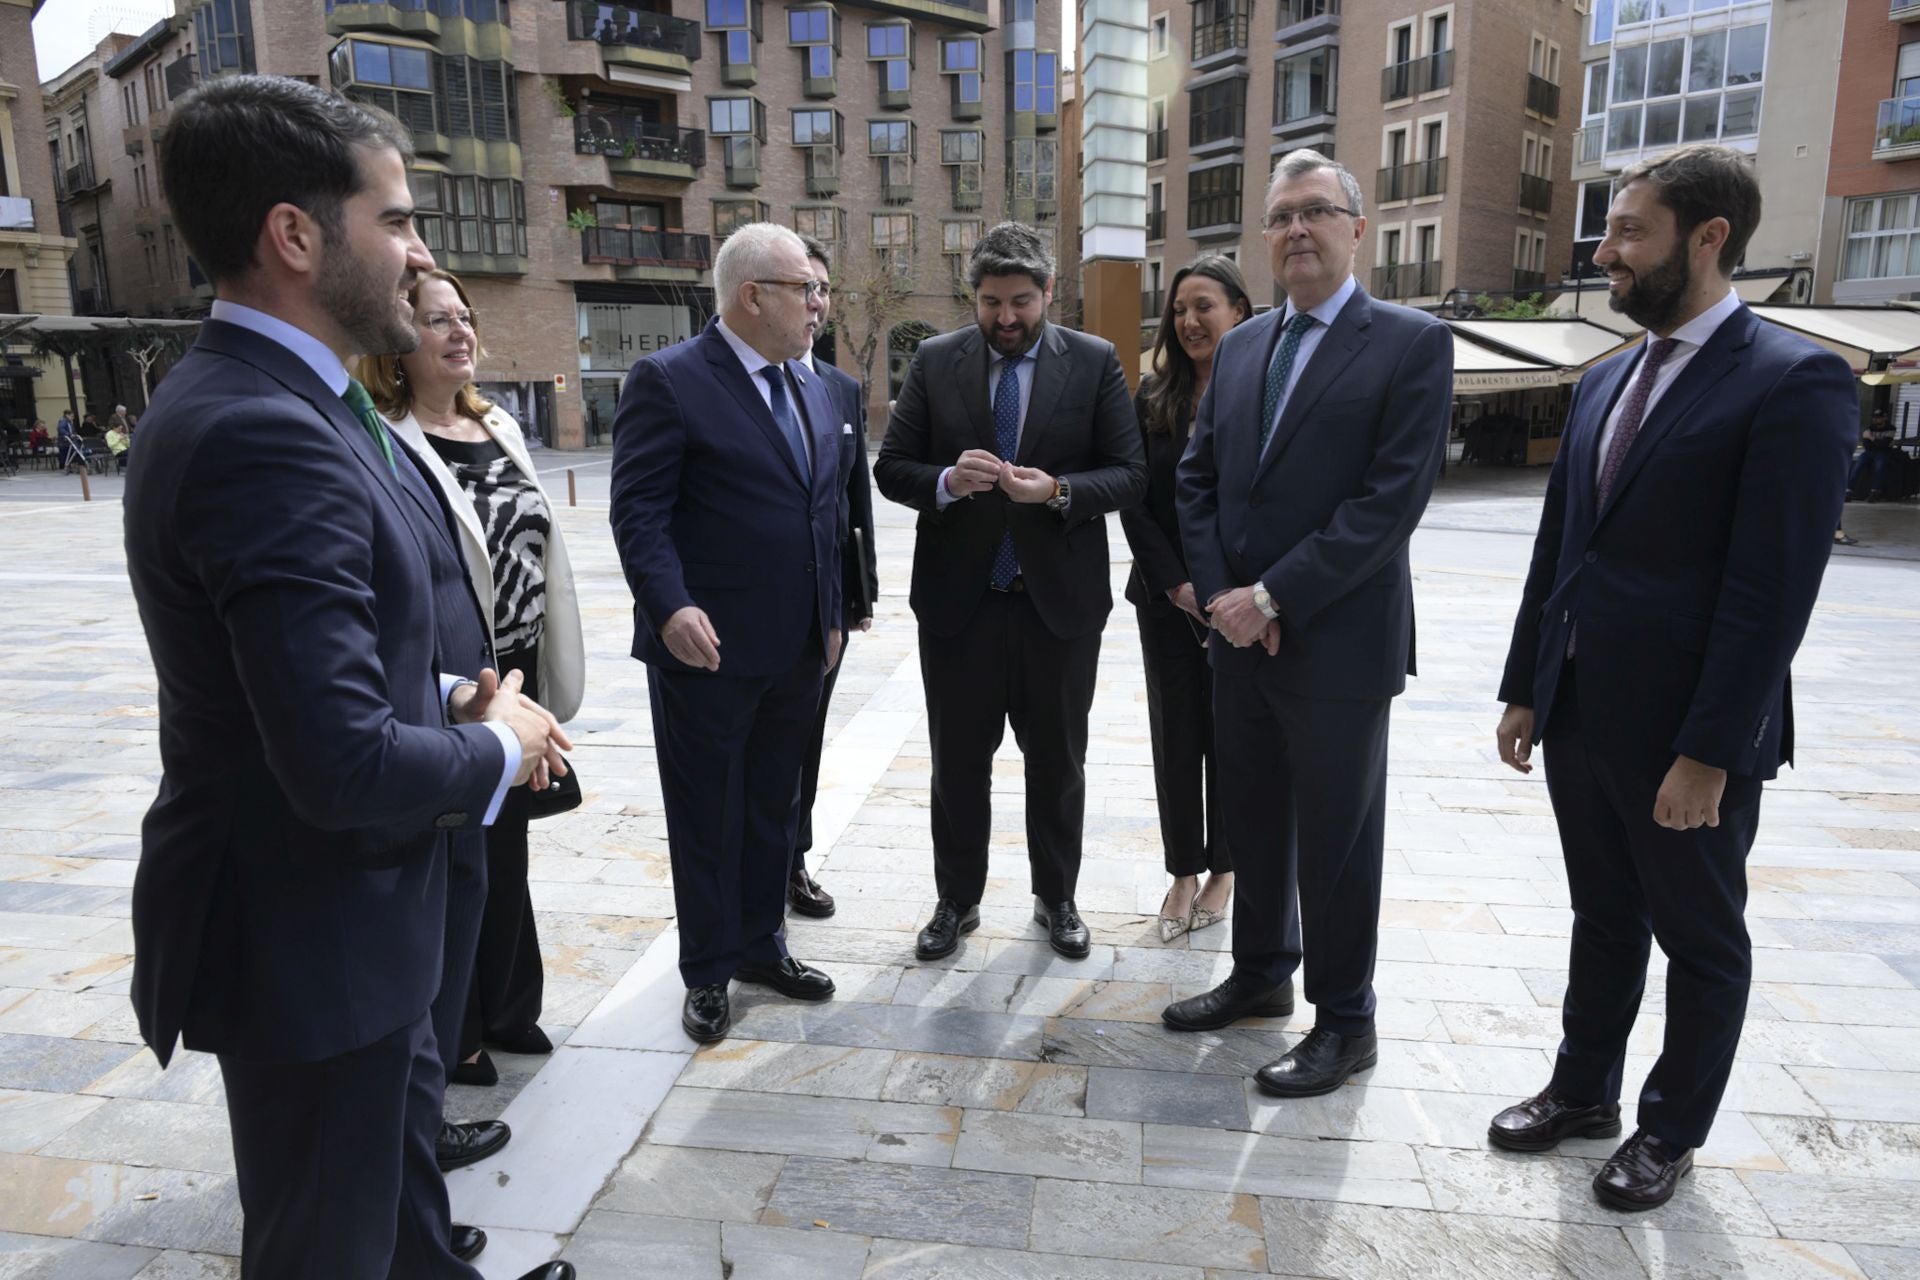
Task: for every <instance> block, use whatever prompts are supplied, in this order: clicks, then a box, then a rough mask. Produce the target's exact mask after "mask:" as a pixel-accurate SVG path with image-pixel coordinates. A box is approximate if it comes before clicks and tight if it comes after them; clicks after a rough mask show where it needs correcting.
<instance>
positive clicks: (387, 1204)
mask: <svg viewBox="0 0 1920 1280" xmlns="http://www.w3.org/2000/svg"><path fill="white" fill-rule="evenodd" d="M220 1075H221V1078H222V1079H223V1080H224V1081H225V1083H226V1091H227V1115H228V1118H229V1119H230V1121H231V1123H232V1126H233V1156H234V1164H235V1166H236V1171H237V1174H238V1179H237V1181H238V1183H239V1191H240V1208H241V1210H242V1212H243V1213H244V1214H245V1217H246V1221H245V1226H244V1228H243V1231H242V1236H241V1263H240V1272H241V1275H242V1276H243V1277H246V1280H383V1278H384V1277H392V1278H393V1280H479V1277H480V1273H479V1272H478V1271H475V1270H474V1269H473V1268H472V1267H470V1266H468V1265H467V1264H466V1263H464V1262H461V1261H460V1260H458V1259H457V1258H455V1257H454V1256H453V1255H452V1254H451V1253H449V1252H448V1251H447V1241H448V1238H449V1235H450V1232H451V1230H452V1227H451V1218H450V1217H449V1214H448V1210H447V1184H446V1181H445V1180H444V1179H443V1178H442V1177H441V1176H440V1168H439V1166H438V1165H437V1164H435V1163H434V1158H433V1141H434V1138H435V1137H436V1136H437V1135H438V1134H439V1132H440V1100H441V1095H442V1094H443V1092H444V1091H445V1085H446V1077H445V1075H444V1074H442V1071H441V1066H440V1054H439V1048H438V1046H437V1045H436V1044H435V1043H434V1038H433V1025H432V1022H431V1021H430V1020H429V1018H428V1016H427V1015H426V1014H425V1013H422V1014H421V1015H420V1016H419V1017H418V1018H415V1019H414V1020H413V1021H412V1022H410V1023H408V1024H407V1025H406V1026H404V1027H401V1028H400V1029H399V1030H397V1031H394V1032H392V1033H390V1034H389V1035H386V1036H383V1037H382V1038H380V1039H379V1040H376V1041H374V1042H373V1043H372V1044H370V1045H367V1046H365V1047H364V1048H360V1049H355V1050H353V1051H352V1052H350V1053H343V1054H341V1055H339V1056H338V1057H334V1058H328V1059H326V1060H325V1061H323V1062H293V1063H287V1062H274V1063H261V1062H244V1061H241V1060H240V1059H238V1058H232V1057H228V1056H226V1055H224V1054H223V1055H221V1058H220Z"/></svg>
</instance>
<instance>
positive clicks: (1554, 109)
mask: <svg viewBox="0 0 1920 1280" xmlns="http://www.w3.org/2000/svg"><path fill="white" fill-rule="evenodd" d="M1527 110H1529V111H1531V112H1533V113H1534V114H1535V115H1537V116H1539V117H1540V118H1542V119H1543V120H1557V119H1559V118H1560V86H1559V85H1557V84H1555V83H1554V82H1553V81H1551V80H1548V79H1546V78H1545V77H1544V76H1536V75H1533V74H1531V73H1529V74H1528V75H1527Z"/></svg>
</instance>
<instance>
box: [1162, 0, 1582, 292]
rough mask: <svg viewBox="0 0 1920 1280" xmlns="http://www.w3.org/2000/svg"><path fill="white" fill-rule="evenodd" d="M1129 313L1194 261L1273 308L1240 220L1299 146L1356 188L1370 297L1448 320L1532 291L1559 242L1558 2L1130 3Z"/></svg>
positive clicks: (1563, 25)
mask: <svg viewBox="0 0 1920 1280" xmlns="http://www.w3.org/2000/svg"><path fill="white" fill-rule="evenodd" d="M1148 22H1149V45H1148V48H1149V58H1150V61H1149V63H1148V94H1149V104H1148V131H1149V132H1148V151H1147V157H1148V161H1149V167H1148V177H1147V182H1148V187H1147V221H1148V247H1147V252H1148V260H1147V263H1146V271H1145V275H1144V277H1143V285H1142V288H1143V293H1144V295H1145V296H1144V297H1143V299H1142V315H1143V318H1144V319H1145V320H1148V321H1150V320H1151V319H1153V318H1157V316H1158V315H1159V312H1160V307H1161V305H1162V304H1163V303H1164V300H1165V299H1164V293H1163V292H1162V290H1163V287H1164V282H1165V281H1167V280H1170V279H1171V277H1172V275H1173V273H1174V272H1175V271H1176V270H1178V269H1179V267H1180V265H1181V264H1182V263H1184V262H1186V261H1188V260H1189V259H1191V258H1192V257H1193V256H1194V255H1195V254H1198V253H1201V252H1207V251H1212V252H1220V253H1225V254H1227V255H1228V256H1231V257H1234V258H1236V259H1237V260H1239V261H1240V262H1242V263H1243V264H1244V265H1245V268H1246V270H1247V274H1248V276H1249V277H1250V280H1249V283H1250V285H1251V286H1252V288H1253V291H1254V296H1255V298H1256V300H1257V301H1259V302H1263V303H1264V302H1269V301H1276V302H1277V301H1278V300H1279V297H1280V294H1279V291H1278V290H1277V288H1275V287H1274V286H1273V285H1272V283H1271V281H1270V279H1269V268H1268V266H1267V250H1266V246H1265V243H1264V241H1263V239H1262V237H1261V234H1260V217H1261V214H1262V213H1263V212H1264V201H1265V196H1266V186H1267V181H1268V178H1269V176H1270V174H1271V172H1272V166H1273V163H1274V161H1276V160H1277V159H1279V157H1280V156H1281V155H1283V154H1285V153H1286V152H1288V151H1292V150H1295V149H1296V148H1300V147H1312V148H1314V149H1315V150H1318V151H1321V152H1323V153H1325V154H1328V155H1331V156H1333V157H1334V158H1335V159H1337V160H1339V161H1340V162H1341V163H1342V164H1344V165H1345V166H1346V167H1347V168H1348V169H1350V170H1352V171H1353V173H1354V174H1355V176H1357V177H1358V178H1359V179H1360V181H1361V186H1362V191H1363V193H1364V202H1365V206H1366V215H1367V220H1368V228H1367V232H1366V235H1365V237H1364V239H1363V241H1362V243H1361V246H1360V249H1359V253H1358V255H1357V256H1356V258H1355V263H1354V268H1355V271H1356V273H1358V274H1359V276H1360V279H1361V280H1362V282H1363V283H1364V284H1365V285H1366V286H1367V288H1368V289H1369V291H1371V292H1372V293H1373V294H1374V295H1375V296H1377V297H1382V298H1390V299H1393V300H1396V301H1401V302H1406V303H1409V304H1412V305H1419V306H1437V305H1440V304H1442V303H1443V302H1448V301H1451V302H1452V303H1453V304H1454V305H1456V306H1459V305H1463V304H1469V303H1471V301H1472V299H1474V298H1475V297H1476V296H1478V295H1480V294H1483V293H1485V294H1491V295H1495V296H1512V295H1514V294H1516V293H1518V294H1521V295H1525V294H1530V293H1533V292H1537V291H1539V290H1541V289H1543V288H1544V287H1545V286H1546V282H1547V281H1548V280H1549V279H1550V278H1557V276H1558V272H1557V271H1550V269H1549V265H1548V264H1549V263H1550V262H1554V261H1557V260H1558V259H1559V257H1560V256H1561V255H1562V254H1564V252H1565V249H1566V246H1567V245H1568V244H1569V241H1570V237H1571V232H1572V225H1573V209H1572V200H1571V198H1570V197H1571V190H1570V188H1568V186H1567V179H1568V172H1569V169H1568V152H1569V149H1570V145H1571V141H1572V110H1571V108H1572V103H1571V101H1570V100H1569V101H1568V102H1567V103H1566V106H1565V109H1563V105H1562V86H1561V81H1562V76H1563V74H1564V73H1567V72H1570V71H1571V70H1572V68H1573V66H1574V57H1575V50H1576V49H1577V46H1578V41H1579V23H1580V15H1579V14H1578V13H1576V11H1575V7H1574V4H1572V3H1568V0H1473V2H1472V3H1449V4H1442V5H1421V4H1418V3H1408V2H1407V0H1379V2H1377V3H1368V4H1358V3H1348V4H1345V5H1343V4H1342V3H1341V0H1193V2H1192V3H1187V4H1182V3H1180V2H1179V0H1149V5H1148Z"/></svg>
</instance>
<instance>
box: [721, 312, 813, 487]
mask: <svg viewBox="0 0 1920 1280" xmlns="http://www.w3.org/2000/svg"><path fill="white" fill-rule="evenodd" d="M700 340H701V341H702V342H704V343H705V344H706V353H707V363H708V364H710V365H712V366H713V375H714V377H716V378H718V379H719V380H720V385H721V386H723V387H725V388H726V389H727V392H728V394H729V395H731V396H732V397H733V398H734V401H735V403H737V404H738V405H739V406H740V408H741V410H742V411H743V412H745V413H746V415H747V417H749V418H751V419H752V420H753V423H754V425H755V426H757V427H759V428H760V434H761V435H763V436H765V437H766V439H767V443H768V444H769V445H770V446H772V448H773V455H774V457H776V458H778V459H779V460H780V462H781V464H782V465H784V466H785V467H786V469H787V474H789V475H791V476H792V477H793V482H794V483H795V484H797V485H800V486H802V487H803V488H804V487H805V485H806V481H805V480H804V479H803V478H802V477H801V475H800V467H799V464H797V463H796V462H794V460H793V448H792V446H791V445H789V444H788V443H787V438H786V437H785V436H783V435H781V434H780V428H779V427H778V426H776V425H774V421H773V412H772V410H770V409H768V408H767V402H766V401H765V400H763V399H761V398H760V391H759V388H757V387H755V386H754V385H753V379H752V378H749V377H748V376H747V370H746V367H745V366H744V365H742V364H741V363H740V357H739V356H737V355H735V354H734V353H733V348H732V347H731V346H730V345H728V343H727V340H726V337H725V336H724V335H723V334H721V332H720V322H719V321H718V320H714V321H711V322H710V323H709V324H708V325H707V331H706V332H705V333H703V334H701V335H700Z"/></svg>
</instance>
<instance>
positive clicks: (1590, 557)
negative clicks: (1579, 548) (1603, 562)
mask: <svg viewBox="0 0 1920 1280" xmlns="http://www.w3.org/2000/svg"><path fill="white" fill-rule="evenodd" d="M1599 558H1600V553H1599V552H1598V551H1589V552H1587V563H1588V564H1592V563H1593V562H1594V561H1595V560H1598V559H1599Z"/></svg>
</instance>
